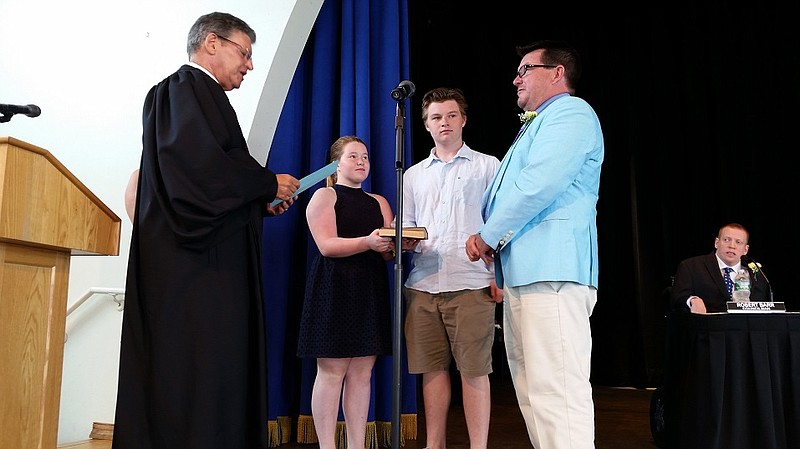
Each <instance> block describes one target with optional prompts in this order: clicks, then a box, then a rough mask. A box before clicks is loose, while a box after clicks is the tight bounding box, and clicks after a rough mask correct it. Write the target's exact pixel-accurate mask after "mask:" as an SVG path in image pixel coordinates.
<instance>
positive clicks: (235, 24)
mask: <svg viewBox="0 0 800 449" xmlns="http://www.w3.org/2000/svg"><path fill="white" fill-rule="evenodd" d="M234 31H241V32H242V33H244V34H246V35H247V37H249V38H250V42H251V43H253V44H255V43H256V32H255V31H253V29H252V28H250V25H248V24H247V23H245V21H244V20H242V19H240V18H238V17H235V16H232V15H230V14H228V13H225V12H212V13H209V14H206V15H204V16H200V18H198V19H197V21H195V22H194V25H192V28H191V29H190V30H189V38H188V39H187V42H186V52H187V53H188V54H189V57H190V58H191V56H192V55H193V54H194V53H195V52H196V51H197V50H199V49H200V46H201V45H202V44H203V41H204V40H205V38H206V36H208V35H209V34H211V33H214V34H216V35H217V36H221V37H225V38H227V37H229V36H230V35H231V34H232V33H233V32H234Z"/></svg>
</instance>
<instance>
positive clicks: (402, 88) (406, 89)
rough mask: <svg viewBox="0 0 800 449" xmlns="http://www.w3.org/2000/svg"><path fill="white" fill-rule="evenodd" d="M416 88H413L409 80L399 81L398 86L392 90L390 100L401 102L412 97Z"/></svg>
mask: <svg viewBox="0 0 800 449" xmlns="http://www.w3.org/2000/svg"><path fill="white" fill-rule="evenodd" d="M415 90H416V87H414V83H412V82H411V81H409V80H403V81H400V84H398V85H397V87H395V88H394V89H392V98H394V100H395V101H403V100H405V99H406V98H408V97H410V96H412V95H414V91H415Z"/></svg>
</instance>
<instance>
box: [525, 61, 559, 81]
mask: <svg viewBox="0 0 800 449" xmlns="http://www.w3.org/2000/svg"><path fill="white" fill-rule="evenodd" d="M536 67H543V68H545V69H554V68H556V67H558V66H557V65H552V64H525V65H523V66H520V68H518V69H517V76H519V77H520V78H522V77H523V76H525V74H526V73H528V70H531V69H535V68H536Z"/></svg>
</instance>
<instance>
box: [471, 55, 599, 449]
mask: <svg viewBox="0 0 800 449" xmlns="http://www.w3.org/2000/svg"><path fill="white" fill-rule="evenodd" d="M517 53H518V54H519V55H520V57H521V58H522V59H521V62H520V65H519V68H518V70H517V74H516V76H515V77H514V86H516V88H517V105H518V106H519V107H520V108H522V109H523V110H524V111H525V112H523V113H522V114H520V119H521V120H522V121H523V125H522V129H521V130H520V133H519V134H518V136H517V138H516V139H515V141H514V143H513V144H512V145H511V148H510V149H509V151H508V153H506V155H505V157H504V158H503V160H502V162H501V164H500V168H499V170H498V171H497V174H496V175H495V177H494V180H493V181H492V183H491V185H490V186H489V187H488V189H487V190H486V192H485V193H484V198H483V214H484V220H485V224H484V225H483V227H482V228H481V229H480V231H479V232H478V233H477V234H474V235H472V236H470V237H469V238H468V239H467V249H466V251H467V255H468V257H469V258H470V260H472V261H474V262H477V261H478V259H482V260H483V262H484V263H487V264H489V263H494V264H495V275H496V276H497V284H498V286H503V289H504V294H505V301H504V303H503V312H504V326H503V332H504V337H505V344H506V353H507V356H508V364H509V368H510V370H511V376H512V379H513V382H514V387H515V390H516V394H517V400H518V402H519V406H520V409H521V411H522V415H523V417H524V418H525V423H526V425H527V428H528V435H529V436H530V440H531V443H532V444H533V446H535V447H536V448H537V449H560V448H572V449H575V448H581V449H586V448H593V447H594V403H593V401H592V386H591V384H590V381H589V375H590V369H591V353H592V335H591V328H590V323H589V317H590V316H591V314H592V310H593V309H594V305H595V303H596V302H597V283H598V282H597V280H598V258H597V223H596V218H597V209H596V206H597V198H598V193H599V186H600V168H601V165H602V162H603V155H604V145H603V133H602V130H601V128H600V121H599V119H598V118H597V115H596V114H595V112H594V110H593V109H592V107H591V106H589V104H588V103H587V102H586V101H584V100H582V99H580V98H578V97H575V96H573V94H574V93H575V86H576V84H577V82H578V80H579V78H580V74H581V66H580V61H579V57H578V54H577V52H575V50H574V49H573V48H572V47H571V46H569V45H568V44H566V43H563V42H556V41H538V42H534V43H532V44H529V45H526V46H522V47H518V48H517Z"/></svg>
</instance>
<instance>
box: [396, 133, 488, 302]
mask: <svg viewBox="0 0 800 449" xmlns="http://www.w3.org/2000/svg"><path fill="white" fill-rule="evenodd" d="M499 165H500V161H499V160H498V159H497V158H496V157H494V156H490V155H486V154H483V153H479V152H476V151H474V150H472V149H470V148H469V147H468V146H467V145H466V144H465V145H463V146H462V147H461V149H460V150H458V153H456V155H455V156H454V157H453V159H451V160H450V161H449V162H444V161H442V160H441V159H439V158H438V157H436V156H435V155H434V153H433V150H431V154H430V156H428V157H427V158H426V159H425V160H423V161H421V162H419V163H417V164H415V165H413V166H411V167H410V168H409V169H408V170H406V173H405V175H404V177H403V226H424V227H426V228H427V229H428V239H427V240H422V241H421V242H420V243H419V245H418V246H417V249H416V251H415V253H414V257H413V259H412V268H411V271H410V272H409V275H408V279H407V280H406V283H405V286H406V287H409V288H413V289H416V290H421V291H425V292H428V293H434V294H435V293H441V292H452V291H457V290H464V289H473V290H474V289H480V288H484V287H487V286H489V283H490V282H491V280H492V279H494V271H493V269H494V268H493V267H492V266H489V267H487V266H486V264H485V263H483V261H481V260H478V261H476V262H470V260H469V259H468V258H467V254H466V249H465V244H466V241H467V238H468V237H469V236H470V235H472V234H474V233H476V232H477V231H478V230H479V229H480V228H481V226H482V225H483V218H482V216H481V203H482V198H483V193H484V191H485V190H486V187H487V186H488V185H489V183H490V182H491V181H492V178H493V177H494V174H495V172H496V171H497V167H498V166H499Z"/></svg>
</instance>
